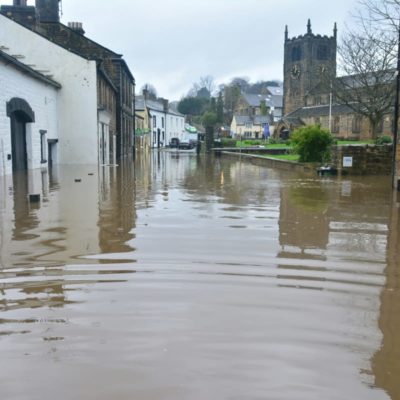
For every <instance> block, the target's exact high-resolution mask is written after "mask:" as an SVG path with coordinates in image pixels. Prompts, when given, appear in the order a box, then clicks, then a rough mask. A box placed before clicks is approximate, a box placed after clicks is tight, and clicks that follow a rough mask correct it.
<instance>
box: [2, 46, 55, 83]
mask: <svg viewBox="0 0 400 400" xmlns="http://www.w3.org/2000/svg"><path fill="white" fill-rule="evenodd" d="M0 59H1V60H3V61H5V62H6V65H7V64H11V65H13V66H14V67H15V68H16V69H18V70H19V71H21V72H24V73H26V74H28V75H30V76H31V77H33V78H34V79H37V80H40V81H42V82H44V83H47V84H48V85H51V86H54V87H56V88H57V89H60V88H61V85H60V84H59V83H58V82H56V81H55V80H53V79H52V78H50V77H48V76H46V75H43V74H42V73H40V72H38V71H35V70H34V69H33V68H31V67H29V66H28V65H26V64H23V63H22V62H21V61H19V60H17V59H16V58H14V57H12V56H10V55H8V54H7V53H5V52H4V51H2V50H0Z"/></svg>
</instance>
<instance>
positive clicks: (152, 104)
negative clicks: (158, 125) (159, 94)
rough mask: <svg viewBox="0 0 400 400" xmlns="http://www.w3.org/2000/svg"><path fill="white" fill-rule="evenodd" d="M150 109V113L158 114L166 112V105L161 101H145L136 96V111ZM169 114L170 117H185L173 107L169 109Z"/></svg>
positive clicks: (141, 97)
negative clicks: (155, 112)
mask: <svg viewBox="0 0 400 400" xmlns="http://www.w3.org/2000/svg"><path fill="white" fill-rule="evenodd" d="M146 108H147V109H148V110H149V111H157V112H161V113H163V112H164V104H163V102H162V101H159V100H149V99H147V100H145V99H144V97H143V96H136V99H135V109H136V110H137V111H144V110H145V109H146ZM168 114H170V115H175V116H177V117H183V116H184V115H183V114H180V113H179V112H177V111H175V110H174V109H172V108H171V107H169V108H168Z"/></svg>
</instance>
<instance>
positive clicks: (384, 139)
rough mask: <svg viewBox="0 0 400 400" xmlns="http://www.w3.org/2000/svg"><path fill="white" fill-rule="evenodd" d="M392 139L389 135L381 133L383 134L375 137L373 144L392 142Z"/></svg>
mask: <svg viewBox="0 0 400 400" xmlns="http://www.w3.org/2000/svg"><path fill="white" fill-rule="evenodd" d="M392 141H393V139H392V137H391V136H388V135H383V136H378V137H377V138H376V139H375V144H380V145H381V144H388V143H392Z"/></svg>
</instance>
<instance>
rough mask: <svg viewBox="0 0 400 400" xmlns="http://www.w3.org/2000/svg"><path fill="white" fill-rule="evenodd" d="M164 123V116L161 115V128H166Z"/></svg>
mask: <svg viewBox="0 0 400 400" xmlns="http://www.w3.org/2000/svg"><path fill="white" fill-rule="evenodd" d="M164 124H165V122H164V117H161V128H164Z"/></svg>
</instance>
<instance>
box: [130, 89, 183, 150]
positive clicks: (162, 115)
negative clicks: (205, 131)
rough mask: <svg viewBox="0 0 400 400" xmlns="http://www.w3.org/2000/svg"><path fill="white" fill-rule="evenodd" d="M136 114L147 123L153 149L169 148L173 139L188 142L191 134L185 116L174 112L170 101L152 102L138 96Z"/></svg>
mask: <svg viewBox="0 0 400 400" xmlns="http://www.w3.org/2000/svg"><path fill="white" fill-rule="evenodd" d="M135 109H136V113H137V114H138V115H141V116H142V117H143V118H144V121H147V123H148V127H146V129H147V130H148V131H149V132H150V142H151V147H153V148H158V147H165V146H168V145H169V143H170V142H171V139H172V138H178V139H179V141H180V142H188V141H189V134H188V132H187V131H186V130H185V116H184V115H182V114H180V113H178V112H176V111H174V110H172V109H171V108H170V107H169V104H168V100H165V99H160V100H151V99H148V98H146V95H144V96H136V105H135Z"/></svg>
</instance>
